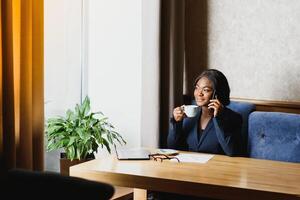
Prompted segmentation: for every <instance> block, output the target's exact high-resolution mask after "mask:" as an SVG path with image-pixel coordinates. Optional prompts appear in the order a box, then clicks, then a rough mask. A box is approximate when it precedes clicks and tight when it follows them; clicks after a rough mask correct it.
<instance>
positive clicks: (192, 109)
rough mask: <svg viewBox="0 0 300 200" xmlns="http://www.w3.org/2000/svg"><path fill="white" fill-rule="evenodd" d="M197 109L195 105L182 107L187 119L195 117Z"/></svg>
mask: <svg viewBox="0 0 300 200" xmlns="http://www.w3.org/2000/svg"><path fill="white" fill-rule="evenodd" d="M198 110H199V107H198V106H196V105H184V106H183V111H184V113H185V114H186V116H187V117H195V116H196V115H197V113H198Z"/></svg>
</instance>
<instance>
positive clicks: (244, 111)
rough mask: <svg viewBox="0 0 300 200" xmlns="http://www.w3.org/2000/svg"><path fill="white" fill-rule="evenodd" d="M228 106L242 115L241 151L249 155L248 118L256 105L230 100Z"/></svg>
mask: <svg viewBox="0 0 300 200" xmlns="http://www.w3.org/2000/svg"><path fill="white" fill-rule="evenodd" d="M228 108H230V109H231V110H233V111H235V112H237V113H239V114H240V115H242V118H243V125H242V135H241V139H242V146H241V151H242V155H244V156H248V153H247V144H248V118H249V115H250V113H251V112H253V111H255V105H254V104H253V103H249V102H239V101H230V104H229V105H228Z"/></svg>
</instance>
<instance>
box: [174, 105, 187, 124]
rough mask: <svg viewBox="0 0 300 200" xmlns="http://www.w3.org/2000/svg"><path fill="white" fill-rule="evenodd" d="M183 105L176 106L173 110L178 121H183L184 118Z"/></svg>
mask: <svg viewBox="0 0 300 200" xmlns="http://www.w3.org/2000/svg"><path fill="white" fill-rule="evenodd" d="M184 115H185V114H184V112H183V106H180V107H176V108H174V110H173V117H174V119H175V121H176V122H179V121H181V120H182V119H183V118H184Z"/></svg>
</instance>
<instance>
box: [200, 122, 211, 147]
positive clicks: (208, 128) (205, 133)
mask: <svg viewBox="0 0 300 200" xmlns="http://www.w3.org/2000/svg"><path fill="white" fill-rule="evenodd" d="M213 125H214V123H213V120H212V118H211V119H210V120H209V122H208V124H207V126H206V128H205V129H204V131H203V133H202V135H201V138H200V141H199V143H198V149H199V148H200V146H201V144H202V143H203V141H204V139H205V137H206V136H207V135H208V133H209V132H210V129H212V127H213Z"/></svg>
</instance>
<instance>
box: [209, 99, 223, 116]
mask: <svg viewBox="0 0 300 200" xmlns="http://www.w3.org/2000/svg"><path fill="white" fill-rule="evenodd" d="M223 107H224V106H223V104H221V102H220V101H219V100H218V99H211V100H210V103H209V104H208V109H213V110H214V117H216V116H217V115H219V114H220V113H221V112H222V110H223Z"/></svg>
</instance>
